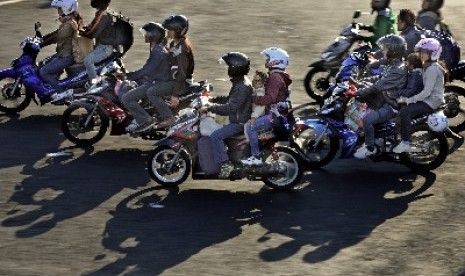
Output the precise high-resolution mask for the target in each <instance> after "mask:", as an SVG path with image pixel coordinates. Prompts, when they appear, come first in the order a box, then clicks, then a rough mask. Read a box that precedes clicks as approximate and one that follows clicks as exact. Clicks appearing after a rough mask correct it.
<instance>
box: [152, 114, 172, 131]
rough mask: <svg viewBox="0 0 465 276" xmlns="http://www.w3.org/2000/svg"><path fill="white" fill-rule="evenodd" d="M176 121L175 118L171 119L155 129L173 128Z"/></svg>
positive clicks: (159, 124)
mask: <svg viewBox="0 0 465 276" xmlns="http://www.w3.org/2000/svg"><path fill="white" fill-rule="evenodd" d="M175 121H176V119H175V118H174V117H170V118H168V119H166V120H164V121H162V122H160V123H158V124H157V125H156V126H155V127H154V128H155V129H159V128H167V127H169V126H171V125H172V124H173V123H174V122H175Z"/></svg>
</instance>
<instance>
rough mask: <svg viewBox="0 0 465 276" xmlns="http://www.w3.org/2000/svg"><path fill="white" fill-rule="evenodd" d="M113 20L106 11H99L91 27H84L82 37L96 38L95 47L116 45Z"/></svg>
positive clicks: (81, 32)
mask: <svg viewBox="0 0 465 276" xmlns="http://www.w3.org/2000/svg"><path fill="white" fill-rule="evenodd" d="M112 23H113V20H112V18H111V15H109V14H108V13H107V12H106V10H98V11H97V12H96V13H95V17H94V19H93V20H92V22H91V23H90V25H88V26H86V27H84V31H80V35H82V36H85V37H88V38H95V45H96V46H98V45H114V44H115V40H116V38H115V30H114V28H113V25H112Z"/></svg>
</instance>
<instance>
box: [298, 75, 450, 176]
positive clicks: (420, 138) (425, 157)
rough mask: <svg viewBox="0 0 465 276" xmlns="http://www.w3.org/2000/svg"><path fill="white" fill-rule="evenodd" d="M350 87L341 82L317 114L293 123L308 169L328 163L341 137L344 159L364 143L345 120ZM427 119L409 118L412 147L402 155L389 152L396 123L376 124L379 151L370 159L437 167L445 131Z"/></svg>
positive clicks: (418, 167) (421, 169) (420, 169)
mask: <svg viewBox="0 0 465 276" xmlns="http://www.w3.org/2000/svg"><path fill="white" fill-rule="evenodd" d="M349 89H353V87H351V84H348V82H346V83H344V84H340V85H339V86H338V87H337V88H336V89H334V91H333V95H332V96H331V97H330V98H328V99H327V100H326V102H325V104H324V105H323V107H322V108H321V110H320V111H319V112H318V114H317V115H315V116H313V117H310V118H308V119H305V120H300V121H298V122H297V123H296V128H295V131H294V134H293V135H294V139H295V141H296V143H297V144H298V145H299V146H300V147H301V149H302V151H303V152H304V153H305V158H304V161H306V164H307V165H308V166H309V167H310V168H321V167H323V166H325V165H327V164H329V163H330V162H331V161H332V160H333V159H334V157H335V156H336V154H337V152H338V150H339V147H340V140H342V148H341V153H340V158H343V159H349V158H351V157H352V156H353V154H354V153H355V151H356V149H357V147H358V146H359V145H361V143H363V137H361V135H360V132H359V129H358V128H357V125H356V124H351V125H349V124H347V123H346V122H347V121H345V118H346V117H347V116H348V112H352V111H354V110H356V108H352V106H351V104H352V101H351V100H350V99H351V98H350V97H347V96H346V95H345V93H346V91H348V90H349ZM352 99H353V98H352ZM348 107H349V108H348ZM360 110H363V109H360ZM427 120H428V115H423V116H420V117H417V118H414V119H413V120H412V126H413V128H412V130H413V132H412V136H411V143H410V144H411V148H410V151H408V152H405V153H401V154H397V153H394V152H393V151H392V149H393V148H394V147H395V145H397V143H398V142H399V139H398V138H397V133H396V123H395V122H392V121H388V122H385V123H382V124H379V125H376V126H375V141H376V142H375V144H376V147H377V149H378V153H377V154H375V155H373V156H370V157H369V158H370V159H372V160H373V161H390V162H397V163H402V164H404V165H405V166H407V167H409V168H410V169H412V170H413V171H417V172H425V171H430V170H434V169H436V168H438V167H439V166H440V165H441V164H442V163H443V162H444V161H445V160H446V157H447V155H448V150H449V146H448V143H447V138H446V136H445V133H444V132H435V131H432V130H431V129H429V126H428V124H427Z"/></svg>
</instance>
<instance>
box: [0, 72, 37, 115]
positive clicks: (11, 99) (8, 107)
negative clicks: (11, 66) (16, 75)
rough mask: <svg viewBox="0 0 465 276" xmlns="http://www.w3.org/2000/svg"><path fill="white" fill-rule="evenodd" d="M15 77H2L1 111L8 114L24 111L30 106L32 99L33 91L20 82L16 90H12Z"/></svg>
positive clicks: (0, 83)
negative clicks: (30, 91) (29, 90)
mask: <svg viewBox="0 0 465 276" xmlns="http://www.w3.org/2000/svg"><path fill="white" fill-rule="evenodd" d="M14 83H15V80H14V79H11V78H4V79H0V92H1V95H0V111H2V112H5V113H6V114H15V113H18V112H21V111H23V110H24V109H26V107H28V106H29V104H30V103H31V100H32V93H29V92H28V91H26V88H25V87H24V86H23V85H22V83H20V84H19V85H18V87H17V88H16V91H12V89H13V85H14Z"/></svg>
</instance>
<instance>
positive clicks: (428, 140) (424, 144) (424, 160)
mask: <svg viewBox="0 0 465 276" xmlns="http://www.w3.org/2000/svg"><path fill="white" fill-rule="evenodd" d="M410 147H411V148H414V149H419V150H421V149H423V150H424V152H412V151H409V152H405V153H402V154H400V161H401V162H402V163H403V164H404V165H405V166H407V167H409V168H410V169H412V170H413V171H415V172H428V171H431V170H434V169H436V168H438V167H439V166H441V164H442V163H444V161H445V160H446V157H447V155H448V153H449V145H448V143H447V138H446V136H445V134H444V133H443V132H433V131H431V130H429V128H428V126H426V125H420V126H416V127H415V128H414V130H413V132H412V136H411V142H410Z"/></svg>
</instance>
